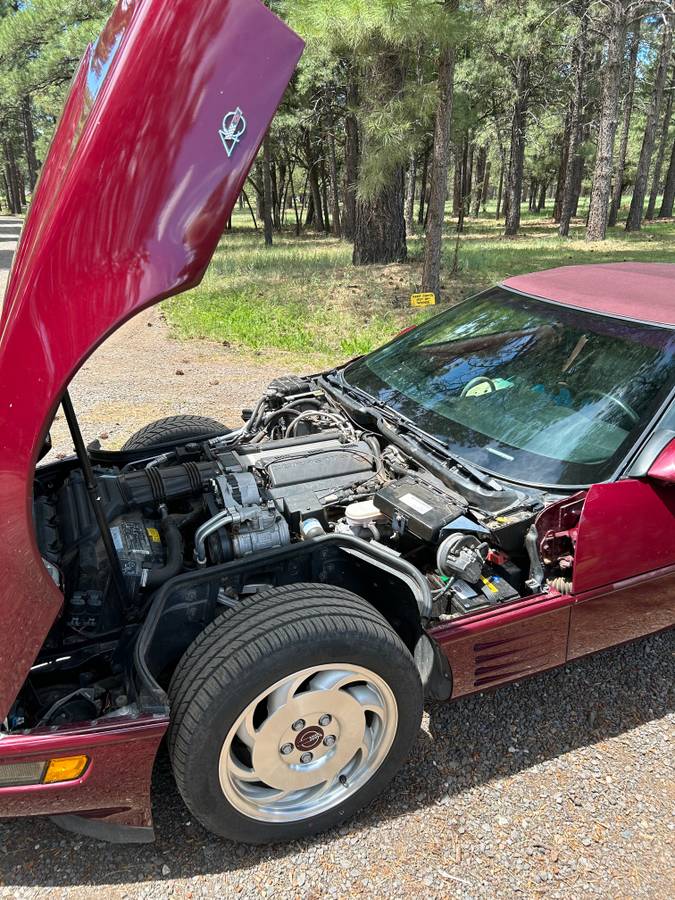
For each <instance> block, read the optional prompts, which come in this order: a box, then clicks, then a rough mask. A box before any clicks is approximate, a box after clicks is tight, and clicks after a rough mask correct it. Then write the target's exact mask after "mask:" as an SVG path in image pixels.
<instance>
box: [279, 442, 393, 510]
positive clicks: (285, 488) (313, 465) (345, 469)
mask: <svg viewBox="0 0 675 900" xmlns="http://www.w3.org/2000/svg"><path fill="white" fill-rule="evenodd" d="M265 471H266V475H267V480H268V486H267V494H268V496H270V497H271V498H272V499H273V500H275V501H277V505H281V506H282V507H283V511H284V514H285V515H287V516H288V517H289V518H290V519H291V521H292V523H293V526H294V527H297V523H298V521H299V520H300V519H303V518H307V517H309V516H315V515H320V514H321V512H322V511H323V509H324V507H325V506H326V505H327V502H331V501H330V499H329V498H331V497H335V495H340V494H342V493H343V492H347V493H349V492H350V490H351V488H355V487H356V486H357V485H359V484H361V483H363V482H364V481H368V480H369V479H370V478H372V476H373V475H374V473H375V459H374V456H373V451H372V449H371V448H370V447H369V446H368V444H366V443H364V442H363V441H360V442H358V443H354V444H345V445H344V446H343V447H335V448H330V449H328V448H326V449H323V448H321V445H320V444H318V445H317V447H316V448H313V449H311V450H309V451H308V452H307V453H303V454H298V455H297V456H289V457H286V458H280V459H276V460H274V459H273V460H271V461H270V462H268V463H267V465H266V467H265Z"/></svg>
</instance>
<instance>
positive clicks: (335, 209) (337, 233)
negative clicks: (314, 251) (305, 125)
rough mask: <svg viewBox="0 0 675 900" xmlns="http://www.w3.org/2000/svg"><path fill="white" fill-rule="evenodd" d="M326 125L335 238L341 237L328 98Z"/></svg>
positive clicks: (334, 149)
mask: <svg viewBox="0 0 675 900" xmlns="http://www.w3.org/2000/svg"><path fill="white" fill-rule="evenodd" d="M326 125H327V128H328V148H329V155H328V165H329V169H330V189H331V193H330V199H331V218H332V220H333V234H334V235H335V237H336V238H341V237H342V227H341V224H340V185H339V183H338V165H337V149H336V147H335V123H334V120H333V109H332V106H331V101H330V99H329V100H328V104H327V113H326Z"/></svg>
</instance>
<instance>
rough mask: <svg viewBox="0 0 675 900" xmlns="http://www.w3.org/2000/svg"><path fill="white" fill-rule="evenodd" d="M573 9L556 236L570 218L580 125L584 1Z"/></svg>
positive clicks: (563, 231) (562, 233) (564, 233)
mask: <svg viewBox="0 0 675 900" xmlns="http://www.w3.org/2000/svg"><path fill="white" fill-rule="evenodd" d="M575 13H576V15H577V16H578V17H579V33H578V35H577V39H576V40H575V42H574V48H573V50H572V69H573V71H574V98H573V100H572V108H571V111H570V143H569V148H568V151H567V170H566V172H565V185H564V188H563V193H562V202H561V204H560V227H559V228H558V234H559V235H560V237H567V236H568V234H569V233H570V222H571V220H572V212H573V209H574V206H575V202H574V194H575V188H576V183H575V181H576V180H575V175H578V174H579V168H580V163H581V160H580V158H579V157H580V153H579V150H580V147H581V134H582V128H583V119H582V113H583V107H584V88H585V85H584V80H585V79H584V76H585V73H586V33H587V20H586V13H587V4H586V3H585V2H580V3H578V4H577V6H576V9H575ZM577 196H578V195H577ZM577 202H578V200H577Z"/></svg>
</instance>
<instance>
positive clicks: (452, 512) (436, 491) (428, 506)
mask: <svg viewBox="0 0 675 900" xmlns="http://www.w3.org/2000/svg"><path fill="white" fill-rule="evenodd" d="M373 502H374V503H375V506H376V507H377V508H378V509H379V510H380V512H382V513H384V515H385V516H387V518H389V519H391V520H392V522H393V524H394V531H399V532H402V533H405V532H407V531H409V532H410V533H411V534H414V535H415V537H417V538H419V539H420V540H422V541H428V542H430V543H435V542H436V541H438V536H439V533H440V531H441V529H442V528H443V527H444V526H445V525H447V524H448V523H449V522H452V521H453V519H456V518H457V516H461V515H462V514H463V513H465V512H466V506H464V505H462V503H461V501H460V499H459V498H456V497H453V496H452V495H451V494H449V493H448V492H446V491H444V490H443V489H442V488H435V487H433V486H432V485H430V484H422V483H421V482H419V481H417V480H416V479H415V478H413V477H411V476H408V477H406V478H401V479H399V480H398V481H392V482H391V484H388V485H387V486H386V487H384V488H382V490H381V491H379V493H377V494H376V495H375V496H374V497H373Z"/></svg>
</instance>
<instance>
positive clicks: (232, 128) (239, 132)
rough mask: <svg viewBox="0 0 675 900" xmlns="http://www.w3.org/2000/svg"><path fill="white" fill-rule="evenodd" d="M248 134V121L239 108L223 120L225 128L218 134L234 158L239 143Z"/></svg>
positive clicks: (226, 150)
mask: <svg viewBox="0 0 675 900" xmlns="http://www.w3.org/2000/svg"><path fill="white" fill-rule="evenodd" d="M245 132H246V119H245V118H244V114H243V112H242V111H241V109H240V108H239V107H237V108H236V109H235V111H234V112H229V113H228V114H227V115H226V116H225V118H224V119H223V127H222V129H221V130H220V131H219V132H218V134H219V135H220V139H221V141H222V142H223V147H225V152H226V153H227V155H228V156H232V154H233V153H234V151H235V148H236V146H237V144H238V143H239V141H240V140H241V139H242V138H243V136H244V134H245Z"/></svg>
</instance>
